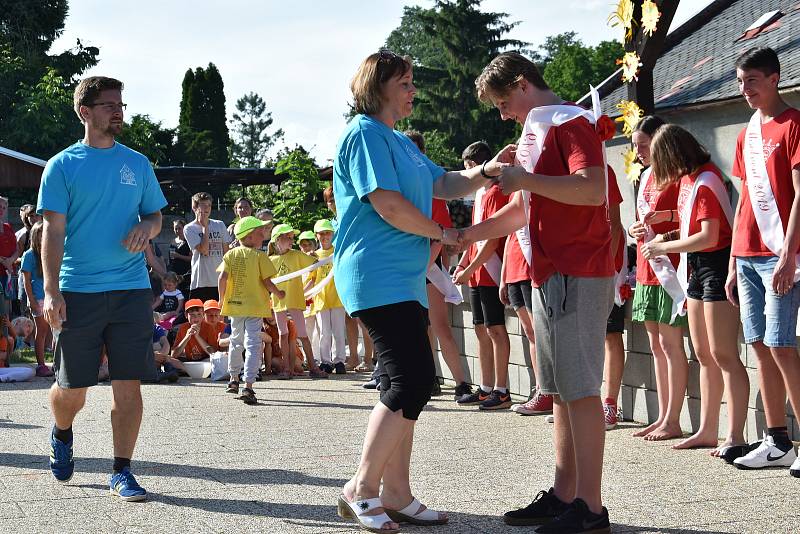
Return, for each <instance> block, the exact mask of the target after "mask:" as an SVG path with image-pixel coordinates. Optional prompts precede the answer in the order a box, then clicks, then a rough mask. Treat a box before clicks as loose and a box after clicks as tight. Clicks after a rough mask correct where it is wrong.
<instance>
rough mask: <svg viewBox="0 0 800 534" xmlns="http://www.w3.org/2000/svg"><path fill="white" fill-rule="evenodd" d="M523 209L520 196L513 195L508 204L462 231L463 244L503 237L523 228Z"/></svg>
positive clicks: (524, 222)
mask: <svg viewBox="0 0 800 534" xmlns="http://www.w3.org/2000/svg"><path fill="white" fill-rule="evenodd" d="M526 224H527V220H526V218H525V208H524V207H523V205H522V195H514V197H513V198H512V199H511V200H510V201H509V203H508V204H506V205H505V206H503V207H502V208H500V209H499V210H497V212H496V213H494V214H493V215H492V216H491V217H489V218H488V219H486V220H485V221H483V222H481V223H478V224H476V225H473V226H470V227H469V228H465V229H464V230H462V231H461V232H462V236H463V241H464V244H466V245H468V244H469V243H474V242H475V241H482V240H484V239H494V238H496V237H505V236H507V235H509V234H510V233H511V232H515V231H517V230H519V229H520V228H522V227H523V226H525V225H526Z"/></svg>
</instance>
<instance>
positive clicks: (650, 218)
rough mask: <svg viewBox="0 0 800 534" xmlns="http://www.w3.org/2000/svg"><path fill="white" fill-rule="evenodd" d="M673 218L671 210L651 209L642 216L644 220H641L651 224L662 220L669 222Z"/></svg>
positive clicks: (662, 221)
mask: <svg viewBox="0 0 800 534" xmlns="http://www.w3.org/2000/svg"><path fill="white" fill-rule="evenodd" d="M673 219H674V215H673V213H672V210H661V211H651V212H650V213H648V214H647V215H645V216H644V220H643V221H642V222H643V223H644V224H646V225H653V224H659V223H664V222H670V221H672V220H673Z"/></svg>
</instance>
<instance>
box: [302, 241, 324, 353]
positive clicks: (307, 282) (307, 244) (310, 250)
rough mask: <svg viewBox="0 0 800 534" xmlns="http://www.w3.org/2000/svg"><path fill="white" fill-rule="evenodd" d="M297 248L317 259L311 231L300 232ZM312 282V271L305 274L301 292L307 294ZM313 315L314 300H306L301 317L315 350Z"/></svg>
mask: <svg viewBox="0 0 800 534" xmlns="http://www.w3.org/2000/svg"><path fill="white" fill-rule="evenodd" d="M297 246H299V247H300V251H301V252H302V253H303V254H308V255H309V256H311V257H312V258H314V259H316V258H317V254H316V252H315V251H316V250H317V236H315V235H314V232H312V231H311V230H306V231H305V232H301V233H300V235H299V236H297ZM313 281H314V272H313V271H312V272H310V273H308V274H305V275H304V276H303V290H304V291H306V292H307V291H308V290H309V289H310V288H311V286H313V285H314V284H313ZM314 314H315V312H314V299H306V311H305V312H303V317H305V319H306V334H308V339H310V340H311V346H312V347H314V348H317V347H319V336H318V332H317V328H316V321H315V315H314Z"/></svg>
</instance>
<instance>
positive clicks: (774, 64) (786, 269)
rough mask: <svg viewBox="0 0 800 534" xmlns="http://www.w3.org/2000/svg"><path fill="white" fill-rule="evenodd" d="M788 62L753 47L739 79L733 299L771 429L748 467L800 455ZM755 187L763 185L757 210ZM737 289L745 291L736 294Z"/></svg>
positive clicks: (798, 171) (796, 151)
mask: <svg viewBox="0 0 800 534" xmlns="http://www.w3.org/2000/svg"><path fill="white" fill-rule="evenodd" d="M780 74H781V66H780V62H779V60H778V55H777V54H776V53H775V51H774V50H772V49H770V48H753V49H750V50H748V51H747V52H745V53H744V54H742V55H741V56H739V58H738V59H737V60H736V79H737V80H738V82H739V90H740V91H741V93H742V95H744V97H745V100H747V104H748V105H749V106H750V107H751V108H752V109H754V110H755V114H754V116H753V118H751V121H750V124H749V125H748V127H747V128H745V130H743V131H742V132H741V133H740V134H739V138H738V140H737V143H736V157H735V159H734V163H733V171H732V174H733V175H734V176H736V177H738V178H739V179H741V180H742V187H741V196H740V197H739V203H738V205H737V206H736V216H735V218H734V224H733V245H732V250H731V262H730V269H729V271H730V274H729V275H728V279H727V281H726V283H725V291H726V293H727V297H728V300H730V301H731V302H732V303H733V304H734V305H737V306H740V308H741V314H740V315H741V319H742V327H743V332H744V341H745V343H747V344H748V345H750V346H751V347H752V349H753V351H754V352H755V354H756V359H757V361H758V371H759V373H758V374H759V389H760V390H761V399H762V401H763V403H764V413H765V417H766V422H767V432H766V435H765V437H764V439H763V441H762V442H761V444H760V446H758V447H757V448H755V449H754V450H753V451H751V452H750V453H748V454H746V455H745V456H743V457H741V458H738V459H736V460H735V461H734V465H736V467H739V468H742V469H758V468H762V467H774V466H784V467H786V466H790V469H789V472H790V473H791V474H792V475H793V476H796V477H800V459H798V458H797V454H796V453H795V451H794V446H793V445H792V442H791V440H790V439H789V435H788V429H787V427H786V412H785V403H786V393H787V390H788V393H789V401H790V402H791V405H792V409H793V410H794V413H800V412H799V411H798V410H800V357H798V354H797V337H796V325H797V309H798V302H800V284H798V283H797V276H796V274H795V273H796V269H797V267H798V265H797V260H796V255H797V252H798V249H800V225H799V224H798V217H800V213H798V205H799V204H800V202H798V198H799V196H798V195H800V110H797V109H795V108H792V107H790V106H789V105H788V104H787V103H786V102H784V101H783V99H782V98H781V96H780V94H779V93H778V83H779V81H780ZM751 188H754V189H755V190H756V191H757V192H758V208H759V209H758V210H754V209H753V205H752V198H751V193H752V191H751ZM737 289H738V294H737Z"/></svg>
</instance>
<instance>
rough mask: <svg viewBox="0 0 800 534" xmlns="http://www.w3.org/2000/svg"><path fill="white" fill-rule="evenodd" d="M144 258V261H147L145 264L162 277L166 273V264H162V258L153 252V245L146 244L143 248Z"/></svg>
mask: <svg viewBox="0 0 800 534" xmlns="http://www.w3.org/2000/svg"><path fill="white" fill-rule="evenodd" d="M154 246H155V245H154ZM144 258H145V261H147V265H149V266H150V267H151V268H152V269H153V271H154V272H155V273H156V274H158V275H159V276H161V277H162V278H163V277H164V275H165V274H167V266H166V265H165V264H164V259H163V258H159V257H158V256H156V254H155V252H153V247H151V246H149V245H148V246H146V247H145V248H144Z"/></svg>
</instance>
